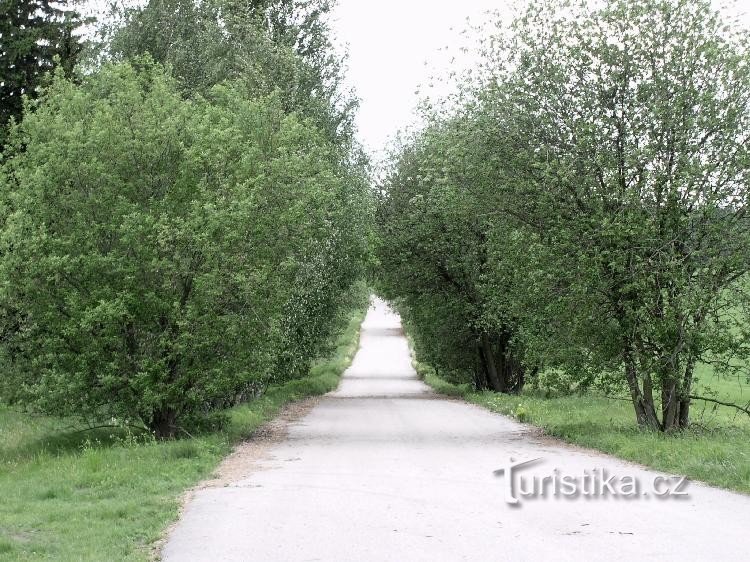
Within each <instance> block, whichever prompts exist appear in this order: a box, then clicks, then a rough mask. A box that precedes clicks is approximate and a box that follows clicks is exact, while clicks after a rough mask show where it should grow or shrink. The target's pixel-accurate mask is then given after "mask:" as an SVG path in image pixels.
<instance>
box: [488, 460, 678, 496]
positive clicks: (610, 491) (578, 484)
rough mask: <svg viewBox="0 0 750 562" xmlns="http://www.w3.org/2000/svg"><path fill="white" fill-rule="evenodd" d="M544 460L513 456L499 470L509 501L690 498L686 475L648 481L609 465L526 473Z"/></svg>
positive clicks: (658, 476) (496, 472) (655, 478)
mask: <svg viewBox="0 0 750 562" xmlns="http://www.w3.org/2000/svg"><path fill="white" fill-rule="evenodd" d="M540 462H542V459H540V458H538V459H530V460H523V461H517V460H515V459H513V458H511V459H510V461H509V462H508V463H507V464H506V465H505V466H503V467H502V468H499V469H498V470H495V471H494V474H495V476H499V477H502V479H503V484H504V488H505V501H506V503H509V504H511V505H517V504H519V503H520V502H521V500H526V499H538V498H564V499H574V498H581V497H583V498H586V499H601V498H625V499H634V498H650V497H655V498H658V499H667V498H686V497H687V496H688V493H687V491H686V490H687V486H688V483H689V482H688V480H687V478H686V477H684V476H662V475H656V476H654V477H653V478H652V479H651V480H650V481H649V482H647V483H644V482H643V481H642V480H641V479H640V478H638V477H636V476H633V475H623V476H619V475H616V474H610V472H609V471H608V470H607V469H606V468H593V469H591V470H584V471H583V474H577V475H572V474H563V473H562V472H561V471H559V470H558V469H556V468H555V469H554V470H553V471H552V474H548V475H545V476H539V475H536V474H533V475H528V474H526V475H525V474H523V473H522V471H523V469H525V468H529V467H531V466H532V465H535V464H538V463H540Z"/></svg>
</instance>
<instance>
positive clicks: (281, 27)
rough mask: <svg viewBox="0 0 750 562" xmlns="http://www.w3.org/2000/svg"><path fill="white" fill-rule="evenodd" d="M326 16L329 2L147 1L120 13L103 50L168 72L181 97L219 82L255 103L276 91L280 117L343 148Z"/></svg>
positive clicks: (349, 131) (346, 113) (344, 118)
mask: <svg viewBox="0 0 750 562" xmlns="http://www.w3.org/2000/svg"><path fill="white" fill-rule="evenodd" d="M329 11H330V1H329V0H305V1H299V0H273V1H271V0H268V1H262V0H150V1H149V2H148V3H146V4H145V5H144V6H142V7H138V8H133V9H125V10H123V11H122V14H121V16H122V17H121V19H120V21H118V22H117V24H116V25H115V27H114V29H113V30H112V33H111V36H112V39H111V44H110V51H111V54H112V56H114V57H115V58H123V59H128V58H132V57H135V56H139V55H143V54H146V53H149V54H150V55H151V56H152V57H153V58H154V59H155V60H156V61H158V62H161V63H163V64H165V65H167V66H169V67H170V68H171V70H172V72H173V74H174V76H175V77H176V78H177V79H178V80H179V82H180V84H181V87H182V89H183V91H184V92H185V94H186V95H194V94H205V93H206V92H207V91H208V90H209V89H210V88H211V87H212V86H213V85H215V84H217V83H220V82H222V81H225V80H236V81H239V82H242V83H243V84H244V85H245V87H246V88H247V89H248V91H249V92H250V94H251V95H255V96H257V95H266V94H268V93H270V92H273V91H278V92H280V93H281V101H282V105H283V109H284V110H285V111H287V112H297V113H300V114H302V115H304V116H305V117H309V118H312V119H313V120H314V121H315V122H316V124H317V125H318V126H319V127H320V128H322V129H323V130H324V131H325V132H326V135H327V136H328V137H329V138H330V139H332V140H334V141H336V142H343V143H344V144H347V143H348V142H350V141H351V139H352V135H353V125H352V123H353V110H354V109H355V107H356V102H355V99H354V97H353V96H352V95H351V93H350V92H348V91H347V90H345V89H344V88H343V87H342V77H343V65H342V61H341V60H340V58H339V57H338V55H336V53H335V51H334V49H333V46H332V44H331V40H330V30H329V28H328V25H327V15H328V13H329ZM165 29H166V30H169V31H168V32H166V33H165V32H164V30H165Z"/></svg>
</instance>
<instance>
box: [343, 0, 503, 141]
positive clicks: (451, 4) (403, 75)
mask: <svg viewBox="0 0 750 562" xmlns="http://www.w3.org/2000/svg"><path fill="white" fill-rule="evenodd" d="M338 1H339V5H338V7H337V9H336V11H335V13H334V15H333V21H332V23H333V28H334V30H335V32H336V36H337V39H338V40H339V41H340V42H342V43H344V44H348V47H349V65H348V66H349V72H348V81H349V82H350V84H352V85H353V86H354V87H355V88H356V90H357V94H358V95H359V97H360V99H361V107H360V112H359V114H358V119H357V124H358V126H359V133H360V140H361V141H362V142H363V144H364V145H365V147H366V148H367V149H369V150H370V151H373V152H376V151H379V150H381V149H382V148H383V147H384V146H385V145H386V142H387V140H388V139H389V137H391V136H392V135H394V134H395V133H396V131H397V130H398V129H400V128H403V127H404V126H405V125H407V124H409V123H410V122H411V121H412V118H413V110H414V109H415V107H416V105H417V103H418V101H419V98H420V95H419V94H417V93H416V92H417V89H418V88H419V87H420V86H425V85H427V84H428V83H429V82H430V78H431V76H435V75H436V74H437V75H440V74H446V73H447V72H448V70H449V67H450V66H451V60H452V59H453V57H454V56H456V57H459V58H458V59H457V60H458V61H459V62H458V63H457V64H459V65H460V64H461V62H460V61H461V60H462V59H460V53H459V48H460V46H461V44H467V45H468V44H470V43H471V40H470V39H468V38H466V37H462V36H461V31H462V30H464V29H466V28H467V27H468V24H467V18H470V21H471V24H472V25H476V24H479V23H481V22H482V20H484V19H486V15H485V14H486V12H487V11H488V10H493V11H494V10H497V11H500V12H501V13H503V14H509V13H511V12H512V11H511V6H512V5H515V4H516V2H515V1H513V0H460V1H457V2H456V1H444V0H443V1H441V0H438V1H436V0H379V1H378V2H367V1H363V0H338ZM446 47H450V48H449V49H448V50H447V51H446V50H445V49H446ZM463 60H464V61H465V57H464V59H463ZM454 64H456V63H454ZM464 64H465V62H464ZM439 90H440V86H439V85H436V91H439Z"/></svg>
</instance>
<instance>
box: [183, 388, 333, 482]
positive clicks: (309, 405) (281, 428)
mask: <svg viewBox="0 0 750 562" xmlns="http://www.w3.org/2000/svg"><path fill="white" fill-rule="evenodd" d="M318 402H320V397H319V396H316V397H313V398H307V399H305V400H301V401H299V402H292V403H290V404H287V405H286V406H284V407H283V408H282V409H281V412H279V414H278V415H277V416H276V417H275V418H274V419H272V420H271V421H269V422H267V423H265V424H264V425H262V426H261V427H259V428H258V429H257V430H255V432H254V433H253V434H252V435H251V436H250V438H249V439H248V440H247V441H243V442H242V443H240V444H239V445H238V446H237V447H236V448H235V449H234V451H233V452H232V453H231V454H230V455H229V456H228V457H226V458H225V459H224V460H223V461H222V462H221V464H220V465H219V466H218V468H217V469H216V471H215V472H214V477H213V478H212V479H210V480H206V481H204V482H201V483H200V484H199V485H198V486H197V487H196V488H195V489H199V490H200V489H204V488H221V487H223V486H229V485H231V484H232V483H234V482H237V481H238V480H242V479H243V478H247V476H249V475H250V474H251V473H252V472H253V471H254V470H259V469H261V467H260V466H259V461H262V460H268V454H267V453H268V450H269V449H270V448H271V446H273V445H275V444H277V443H281V442H282V441H283V440H284V439H285V438H286V436H287V435H288V434H289V426H290V425H291V424H293V423H295V422H296V421H298V420H300V419H301V418H303V417H304V416H306V415H307V414H308V413H309V412H310V410H312V409H313V408H314V407H315V406H316V405H317V404H318Z"/></svg>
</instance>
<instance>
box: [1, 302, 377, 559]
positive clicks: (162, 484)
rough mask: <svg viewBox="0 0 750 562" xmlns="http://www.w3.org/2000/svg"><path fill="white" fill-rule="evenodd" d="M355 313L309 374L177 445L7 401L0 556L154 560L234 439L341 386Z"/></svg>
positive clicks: (353, 339) (354, 337)
mask: <svg viewBox="0 0 750 562" xmlns="http://www.w3.org/2000/svg"><path fill="white" fill-rule="evenodd" d="M363 312H364V311H360V312H357V313H352V315H351V316H350V318H349V319H348V324H347V326H346V328H345V329H344V330H343V332H342V333H341V335H340V336H339V338H338V340H337V342H336V348H335V350H334V351H333V352H332V354H331V355H330V357H328V358H327V359H325V360H321V361H319V362H317V363H316V364H315V365H314V366H313V368H312V369H311V372H310V375H309V376H308V377H307V378H304V379H300V380H296V381H292V382H290V383H288V384H286V385H284V386H280V387H276V388H272V389H270V390H269V392H268V393H267V394H266V395H265V396H263V397H262V398H260V399H258V400H255V401H253V402H252V403H249V404H247V405H243V406H241V407H238V408H235V409H233V410H232V411H231V412H230V414H231V423H230V425H229V427H228V428H227V429H226V430H225V431H223V432H221V433H215V434H210V435H204V436H199V437H195V438H190V439H183V440H179V441H171V442H155V441H153V440H149V439H143V438H139V437H138V435H137V434H136V433H134V434H131V435H129V434H127V433H123V432H117V433H115V432H112V431H111V430H99V431H90V432H85V433H76V432H73V431H71V430H70V428H68V427H67V424H66V422H64V421H63V420H59V419H54V418H44V417H32V416H29V415H25V414H19V413H18V412H14V411H11V410H9V409H7V408H4V407H1V406H0V560H40V559H42V560H44V559H46V560H56V561H67V560H92V561H94V560H96V561H103V560H122V561H125V560H148V559H150V558H153V555H154V553H153V544H154V543H155V541H157V540H158V539H159V538H160V537H161V535H162V533H163V531H164V529H165V528H166V527H167V526H168V525H169V524H170V523H172V522H173V521H174V520H175V519H176V518H177V515H178V509H179V500H180V496H181V495H182V493H183V492H184V491H185V490H187V489H188V488H190V487H191V486H193V485H194V484H196V483H197V482H199V481H200V480H202V479H205V478H207V477H208V476H210V475H211V473H212V472H213V470H214V469H215V468H216V466H217V465H218V463H219V462H220V460H221V459H222V457H224V456H225V455H226V454H228V453H229V452H230V451H231V449H232V446H233V445H234V444H235V443H236V442H237V441H238V440H240V439H242V438H244V437H247V436H248V435H250V434H251V433H252V431H253V430H255V429H256V428H257V427H258V426H259V425H261V424H262V423H263V422H265V421H267V420H268V419H270V418H272V417H273V416H274V415H275V414H276V413H277V412H278V411H279V409H280V408H281V407H282V406H283V405H285V404H287V403H289V402H291V401H294V400H299V399H302V398H304V397H307V396H313V395H319V394H323V393H325V392H328V391H330V390H332V389H334V388H335V387H336V386H337V385H338V381H339V377H340V376H341V374H342V373H343V371H344V370H345V369H346V368H347V366H348V365H349V363H350V361H351V358H352V357H353V355H354V353H355V352H356V350H357V347H358V335H359V326H360V323H361V321H362V317H363Z"/></svg>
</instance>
